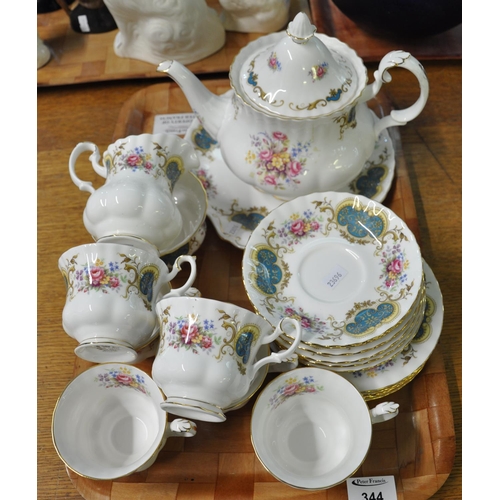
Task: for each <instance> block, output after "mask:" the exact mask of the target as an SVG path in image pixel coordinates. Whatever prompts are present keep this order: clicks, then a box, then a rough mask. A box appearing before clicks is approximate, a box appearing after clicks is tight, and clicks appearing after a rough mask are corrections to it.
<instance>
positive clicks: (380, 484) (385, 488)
mask: <svg viewBox="0 0 500 500" xmlns="http://www.w3.org/2000/svg"><path fill="white" fill-rule="evenodd" d="M347 496H348V498H349V500H397V493H396V482H395V481H394V476H376V477H351V478H349V479H348V480H347Z"/></svg>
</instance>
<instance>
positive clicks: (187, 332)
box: [181, 323, 198, 344]
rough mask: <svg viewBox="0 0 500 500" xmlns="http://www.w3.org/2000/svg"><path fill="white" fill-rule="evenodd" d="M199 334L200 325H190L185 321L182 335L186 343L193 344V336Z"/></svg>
mask: <svg viewBox="0 0 500 500" xmlns="http://www.w3.org/2000/svg"><path fill="white" fill-rule="evenodd" d="M197 335H198V327H197V326H196V325H190V324H189V323H185V324H184V326H183V327H182V328H181V337H182V340H183V341H184V343H185V344H191V340H192V338H193V337H196V336H197Z"/></svg>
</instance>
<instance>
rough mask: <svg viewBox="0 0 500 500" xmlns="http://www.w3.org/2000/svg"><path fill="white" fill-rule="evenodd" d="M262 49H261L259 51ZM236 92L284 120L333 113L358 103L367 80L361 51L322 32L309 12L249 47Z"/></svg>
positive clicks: (236, 67) (235, 68)
mask: <svg viewBox="0 0 500 500" xmlns="http://www.w3.org/2000/svg"><path fill="white" fill-rule="evenodd" d="M255 48H257V50H255ZM235 73H236V75H237V78H238V82H237V84H235V90H236V92H237V93H238V95H240V96H242V98H243V99H244V100H245V101H246V102H247V103H248V104H250V105H251V106H252V107H254V108H256V109H258V110H259V111H263V112H264V113H266V114H272V115H274V116H279V117H283V118H285V117H286V118H305V119H308V118H313V117H316V116H321V115H330V114H332V113H336V112H338V111H340V110H343V109H346V107H347V106H348V105H349V104H350V103H352V102H353V101H354V100H355V99H356V98H357V97H358V96H359V94H360V92H361V90H362V88H363V86H364V85H365V83H366V68H365V66H364V65H363V62H362V61H361V59H359V57H358V56H357V55H356V53H355V52H354V51H353V50H352V49H350V48H349V47H348V46H347V45H345V44H344V43H342V42H340V41H339V40H337V39H336V38H333V37H327V36H326V35H322V34H316V26H314V25H313V24H312V23H311V21H310V20H309V17H308V16H307V14H305V13H304V12H299V13H298V14H297V15H296V16H295V18H294V19H293V21H291V22H290V23H289V25H288V28H287V30H286V32H279V33H273V34H270V35H267V36H265V37H262V38H260V39H258V40H256V41H255V42H253V43H250V44H249V46H248V47H246V48H245V49H243V50H242V51H241V52H240V54H239V55H238V57H237V58H236V61H235V64H233V65H232V68H231V71H230V78H231V81H232V83H233V79H234V78H235V76H236V75H235Z"/></svg>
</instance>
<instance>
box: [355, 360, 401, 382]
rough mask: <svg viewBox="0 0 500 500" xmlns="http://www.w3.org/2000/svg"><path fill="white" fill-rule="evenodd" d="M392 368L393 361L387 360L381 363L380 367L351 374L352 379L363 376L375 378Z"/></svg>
mask: <svg viewBox="0 0 500 500" xmlns="http://www.w3.org/2000/svg"><path fill="white" fill-rule="evenodd" d="M393 366H394V361H393V360H389V361H386V362H385V363H381V364H380V365H377V366H374V367H372V368H368V369H366V370H358V371H355V372H353V375H354V378H361V377H362V376H363V375H364V376H366V377H369V378H374V377H376V376H377V375H378V374H379V373H383V372H385V371H387V370H388V369H389V368H391V367H393Z"/></svg>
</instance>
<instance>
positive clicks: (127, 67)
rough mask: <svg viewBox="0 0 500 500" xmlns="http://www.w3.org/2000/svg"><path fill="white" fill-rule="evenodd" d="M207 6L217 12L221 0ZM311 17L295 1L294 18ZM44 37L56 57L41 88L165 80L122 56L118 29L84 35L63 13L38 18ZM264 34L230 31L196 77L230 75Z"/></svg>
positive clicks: (198, 66) (196, 66) (302, 2)
mask: <svg viewBox="0 0 500 500" xmlns="http://www.w3.org/2000/svg"><path fill="white" fill-rule="evenodd" d="M207 4H208V5H209V6H210V7H212V8H214V9H215V10H217V11H220V9H221V7H220V4H219V2H218V0H208V1H207ZM299 10H300V11H303V12H306V13H307V14H308V15H310V11H309V4H308V0H292V1H291V4H290V16H293V15H294V14H295V13H297V12H298V11H299ZM37 29H38V34H39V36H40V38H41V39H42V40H43V41H44V42H45V44H46V45H47V46H48V47H49V49H50V51H51V54H52V58H51V60H50V61H49V62H48V63H47V64H46V65H45V66H43V67H42V68H40V69H39V70H38V71H37V84H38V86H51V85H67V84H74V83H84V82H99V81H107V80H123V79H127V78H128V79H134V78H165V75H164V74H163V73H158V72H157V71H156V65H154V64H150V63H147V62H144V61H139V60H136V59H129V58H126V57H118V56H117V55H116V54H115V51H114V49H113V42H114V40H115V36H116V34H117V33H118V30H114V31H109V32H107V33H90V34H82V33H77V32H75V31H73V29H72V28H71V26H70V23H69V17H68V15H67V14H66V13H65V12H64V11H63V10H58V11H55V12H51V13H47V14H39V15H38V16H37ZM260 36H262V34H261V33H260V34H259V33H237V32H234V31H227V32H226V43H225V45H224V47H222V49H220V50H219V51H217V52H216V53H214V54H212V55H211V56H209V57H206V58H205V59H201V60H199V61H196V62H194V63H192V64H189V65H188V68H189V69H190V70H191V71H193V72H194V73H196V74H208V73H222V72H223V73H227V72H228V71H229V66H230V65H231V63H232V62H233V59H234V58H235V57H236V55H237V54H238V52H239V51H240V50H241V49H242V48H243V47H245V46H246V45H247V44H248V43H249V42H251V41H252V40H255V39H257V38H259V37H260Z"/></svg>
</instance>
